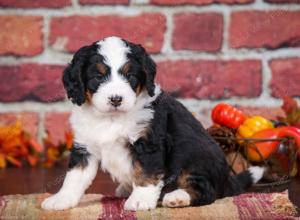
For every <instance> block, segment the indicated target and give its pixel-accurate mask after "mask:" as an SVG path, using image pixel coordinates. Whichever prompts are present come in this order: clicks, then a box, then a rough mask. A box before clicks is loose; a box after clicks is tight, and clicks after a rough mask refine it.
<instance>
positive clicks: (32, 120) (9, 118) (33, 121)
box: [0, 112, 39, 137]
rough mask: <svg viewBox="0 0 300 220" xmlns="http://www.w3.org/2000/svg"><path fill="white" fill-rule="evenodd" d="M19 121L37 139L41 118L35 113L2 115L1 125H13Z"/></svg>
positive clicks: (0, 117) (0, 118)
mask: <svg viewBox="0 0 300 220" xmlns="http://www.w3.org/2000/svg"><path fill="white" fill-rule="evenodd" d="M17 120H19V121H20V122H21V123H22V125H23V126H24V129H25V131H26V132H28V133H29V134H31V135H32V137H37V134H38V124H39V116H38V114H37V113H33V112H20V113H0V125H8V124H13V123H15V122H16V121H17Z"/></svg>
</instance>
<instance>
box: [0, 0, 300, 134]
mask: <svg viewBox="0 0 300 220" xmlns="http://www.w3.org/2000/svg"><path fill="white" fill-rule="evenodd" d="M0 7H1V9H0V79H1V80H0V102H1V103H0V111H1V113H0V121H1V122H2V123H3V122H4V123H11V122H13V121H15V120H16V119H17V118H19V119H20V120H21V121H23V122H24V124H25V126H26V128H27V129H28V130H29V131H30V132H32V133H33V134H34V135H37V136H38V137H39V138H41V137H42V136H43V135H45V131H46V130H48V131H49V132H50V133H51V134H53V135H54V136H55V138H56V140H59V139H60V138H61V137H62V135H63V133H64V130H65V129H67V127H68V123H67V118H68V112H69V110H70V107H71V106H70V104H69V103H68V102H66V101H65V95H64V91H63V88H62V84H61V80H60V77H61V72H62V69H63V68H64V66H65V65H66V63H67V62H69V61H70V59H71V57H72V53H73V52H74V51H76V50H77V49H78V48H79V47H81V46H83V45H85V44H88V43H91V42H93V41H95V40H98V39H100V38H103V37H105V36H109V35H119V36H121V37H124V38H127V39H129V40H131V41H134V42H137V43H141V44H143V45H144V47H145V48H146V49H147V50H148V51H149V52H151V53H152V55H153V58H154V59H155V60H156V61H157V63H158V78H157V81H158V82H159V83H160V84H161V85H162V87H163V88H165V89H166V90H167V91H169V92H171V93H172V94H173V95H175V96H177V97H178V98H180V99H181V100H182V102H183V103H184V104H185V105H186V106H188V108H189V109H190V110H192V111H194V112H196V113H198V117H199V118H200V119H201V120H202V121H203V122H204V123H205V124H206V125H207V124H209V117H208V115H209V112H210V109H211V107H212V106H214V105H215V104H216V103H218V102H220V100H225V101H226V102H229V103H232V104H238V105H240V106H242V107H243V108H244V109H246V111H248V112H254V113H261V112H262V114H264V115H266V116H269V117H271V116H274V115H276V114H280V113H281V112H280V111H279V110H278V107H279V106H280V104H281V102H280V99H279V98H280V97H281V96H283V95H290V96H295V97H300V49H299V46H300V1H299V0H265V1H263V0H131V1H129V0H51V1H45V0H0Z"/></svg>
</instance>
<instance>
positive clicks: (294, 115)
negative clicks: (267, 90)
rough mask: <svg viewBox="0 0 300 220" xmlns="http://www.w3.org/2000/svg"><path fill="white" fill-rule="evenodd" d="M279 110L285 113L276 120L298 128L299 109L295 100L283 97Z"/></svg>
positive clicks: (299, 125)
mask: <svg viewBox="0 0 300 220" xmlns="http://www.w3.org/2000/svg"><path fill="white" fill-rule="evenodd" d="M281 108H282V110H283V111H284V112H285V117H278V120H279V121H281V122H284V123H287V124H289V125H292V126H295V127H298V128H300V108H299V107H298V104H297V102H296V100H294V99H292V98H291V97H284V98H283V105H282V107H281Z"/></svg>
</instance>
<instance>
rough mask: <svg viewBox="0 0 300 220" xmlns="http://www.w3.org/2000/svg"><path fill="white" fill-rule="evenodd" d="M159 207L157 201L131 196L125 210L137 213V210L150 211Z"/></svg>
mask: <svg viewBox="0 0 300 220" xmlns="http://www.w3.org/2000/svg"><path fill="white" fill-rule="evenodd" d="M156 205H157V199H153V198H150V197H148V198H145V197H138V196H136V195H131V196H130V197H129V198H128V199H127V200H126V202H125V204H124V209H125V210H131V211H137V210H150V209H155V208H156Z"/></svg>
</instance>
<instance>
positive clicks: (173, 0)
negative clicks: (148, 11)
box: [151, 0, 255, 5]
mask: <svg viewBox="0 0 300 220" xmlns="http://www.w3.org/2000/svg"><path fill="white" fill-rule="evenodd" d="M254 1H255V0H151V3H152V4H155V5H187V4H189V5H207V4H213V3H224V4H247V3H251V2H254Z"/></svg>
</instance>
